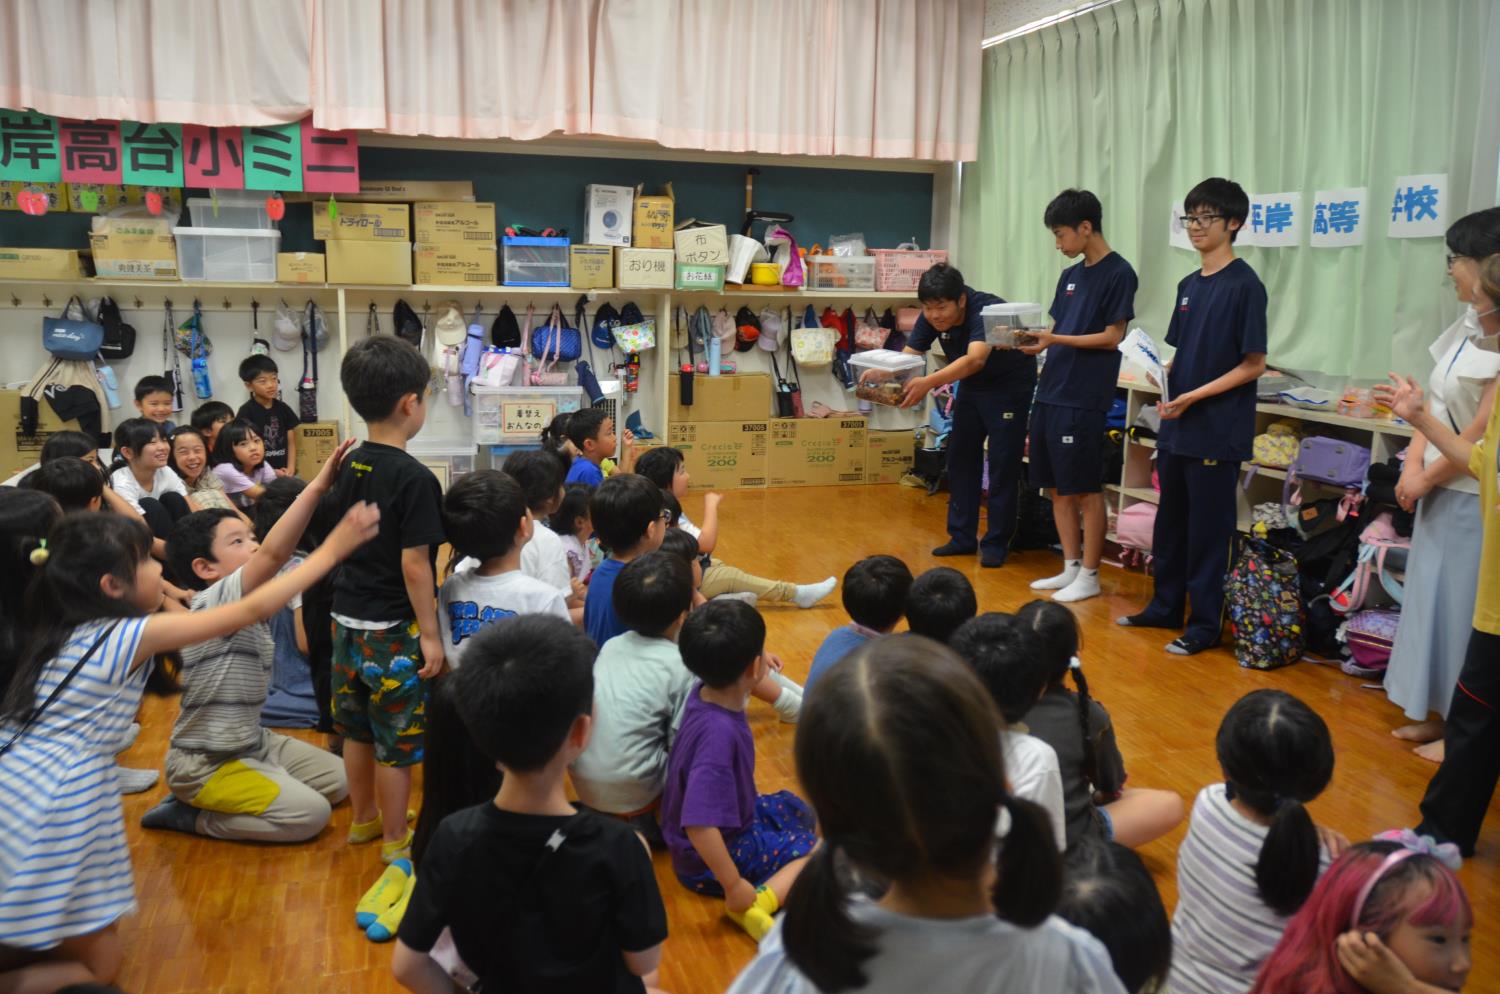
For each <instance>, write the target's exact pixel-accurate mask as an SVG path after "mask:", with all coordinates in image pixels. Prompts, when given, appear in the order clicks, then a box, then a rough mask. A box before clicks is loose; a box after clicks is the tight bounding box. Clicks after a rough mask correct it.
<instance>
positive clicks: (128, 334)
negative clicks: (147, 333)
mask: <svg viewBox="0 0 1500 994" xmlns="http://www.w3.org/2000/svg"><path fill="white" fill-rule="evenodd" d="M99 326H100V327H101V328H103V329H104V340H103V341H102V342H101V343H100V344H99V358H101V359H103V360H104V361H105V362H113V361H115V360H116V359H129V358H130V357H131V355H133V354H134V353H135V329H134V328H132V327H131V326H130V325H128V324H126V323H125V322H124V320H122V319H121V317H120V305H119V304H116V303H115V299H114V298H113V297H104V298H101V299H100V301H99Z"/></svg>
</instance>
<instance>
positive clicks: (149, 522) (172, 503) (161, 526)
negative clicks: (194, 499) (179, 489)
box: [141, 494, 193, 540]
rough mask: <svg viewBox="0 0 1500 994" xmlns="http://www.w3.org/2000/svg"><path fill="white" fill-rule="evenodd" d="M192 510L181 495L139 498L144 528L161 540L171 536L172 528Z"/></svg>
mask: <svg viewBox="0 0 1500 994" xmlns="http://www.w3.org/2000/svg"><path fill="white" fill-rule="evenodd" d="M192 510H193V509H192V508H190V507H188V502H187V499H186V498H184V497H183V496H182V494H162V495H161V496H160V497H142V498H141V517H143V518H145V519H146V527H147V528H150V529H151V534H152V535H155V536H156V537H157V538H159V539H163V540H165V539H167V538H168V537H170V536H171V534H172V526H173V525H175V524H176V523H177V522H178V521H179V520H180V519H182V518H184V517H186V516H187V515H189V514H191V513H192Z"/></svg>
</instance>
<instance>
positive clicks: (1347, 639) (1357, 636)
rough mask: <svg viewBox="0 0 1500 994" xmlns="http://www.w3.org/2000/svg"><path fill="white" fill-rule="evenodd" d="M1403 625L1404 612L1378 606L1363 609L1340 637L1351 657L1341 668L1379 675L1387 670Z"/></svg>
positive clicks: (1364, 675)
mask: <svg viewBox="0 0 1500 994" xmlns="http://www.w3.org/2000/svg"><path fill="white" fill-rule="evenodd" d="M1400 626H1401V612H1400V611H1388V610H1381V609H1375V610H1372V611H1360V612H1359V613H1357V614H1355V615H1354V616H1353V617H1352V618H1350V619H1349V620H1348V621H1347V622H1346V623H1345V624H1344V627H1343V628H1342V629H1341V630H1340V633H1339V635H1340V638H1341V639H1342V640H1343V642H1344V644H1345V645H1346V646H1348V647H1349V658H1348V659H1346V660H1345V661H1344V662H1343V664H1342V665H1340V667H1339V669H1341V670H1343V671H1344V672H1345V673H1347V674H1349V675H1350V676H1357V677H1365V678H1368V677H1375V676H1381V675H1383V674H1384V673H1385V670H1386V667H1387V666H1389V665H1390V662H1391V649H1392V648H1394V646H1395V644H1396V632H1397V630H1398V629H1399V628H1400Z"/></svg>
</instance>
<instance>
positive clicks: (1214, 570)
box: [1119, 178, 1266, 656]
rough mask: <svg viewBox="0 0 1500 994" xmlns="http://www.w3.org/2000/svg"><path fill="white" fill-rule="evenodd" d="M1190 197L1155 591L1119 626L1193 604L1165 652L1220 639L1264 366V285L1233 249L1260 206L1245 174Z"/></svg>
mask: <svg viewBox="0 0 1500 994" xmlns="http://www.w3.org/2000/svg"><path fill="white" fill-rule="evenodd" d="M1183 206H1184V207H1185V208H1186V210H1187V215H1186V216H1185V217H1184V218H1183V219H1182V222H1183V224H1184V225H1185V226H1186V227H1187V232H1188V237H1189V238H1190V239H1191V240H1192V242H1193V248H1195V249H1197V250H1198V254H1199V255H1200V256H1201V257H1202V266H1201V268H1200V269H1199V270H1198V271H1197V272H1195V273H1192V274H1190V275H1189V276H1187V277H1186V278H1185V279H1183V281H1182V282H1181V283H1179V284H1177V296H1176V298H1175V299H1176V306H1175V307H1174V309H1173V311H1172V323H1171V324H1170V325H1169V326H1168V327H1167V344H1168V345H1171V346H1173V347H1174V348H1176V350H1177V354H1176V356H1175V357H1174V358H1173V360H1172V365H1171V368H1170V369H1169V370H1168V372H1167V386H1168V393H1169V397H1168V399H1167V400H1165V401H1162V402H1160V403H1158V404H1157V410H1158V411H1160V412H1161V433H1160V434H1159V435H1158V436H1157V440H1156V468H1157V470H1158V472H1159V474H1160V477H1161V500H1160V505H1159V506H1158V508H1157V512H1156V531H1155V534H1154V538H1153V540H1152V550H1151V551H1152V555H1153V556H1154V557H1155V558H1154V573H1155V581H1156V596H1155V597H1153V598H1152V599H1151V603H1150V604H1148V605H1146V609H1145V610H1144V611H1142V612H1141V613H1139V614H1134V615H1130V616H1129V617H1125V618H1120V619H1119V624H1122V625H1130V626H1132V627H1138V628H1179V627H1181V626H1182V614H1183V609H1184V606H1185V605H1184V602H1187V603H1188V604H1189V605H1190V607H1189V614H1188V621H1187V629H1186V630H1185V631H1184V632H1183V633H1182V634H1181V635H1180V636H1178V637H1177V638H1176V639H1174V640H1173V641H1172V642H1170V643H1168V645H1167V651H1168V652H1170V653H1174V654H1176V655H1179V656H1191V655H1193V654H1194V653H1198V652H1202V651H1203V650H1204V649H1207V648H1209V647H1211V646H1213V645H1216V644H1217V643H1218V641H1219V630H1220V626H1221V624H1222V618H1221V615H1222V612H1223V608H1224V574H1225V572H1226V571H1227V569H1228V568H1229V547H1230V543H1231V542H1232V541H1233V539H1234V531H1235V519H1236V516H1237V512H1236V504H1237V501H1236V499H1235V484H1236V478H1237V477H1238V475H1239V469H1240V461H1241V460H1244V459H1249V458H1250V444H1251V440H1252V439H1253V438H1254V437H1255V380H1256V378H1257V377H1259V376H1260V374H1261V373H1264V372H1265V371H1266V288H1265V286H1264V285H1263V284H1262V283H1261V281H1260V277H1258V276H1256V275H1255V270H1253V269H1251V268H1250V266H1249V264H1248V263H1246V262H1245V261H1244V260H1243V259H1236V258H1235V257H1234V239H1235V237H1236V234H1237V233H1238V232H1239V230H1240V227H1241V226H1242V225H1243V224H1244V223H1245V217H1246V215H1248V214H1249V213H1250V199H1249V198H1248V197H1247V196H1245V191H1244V190H1243V189H1241V188H1240V185H1239V184H1238V183H1235V182H1233V181H1232V180H1227V179H1217V178H1215V179H1206V180H1204V181H1203V182H1202V183H1199V184H1198V185H1197V186H1195V187H1193V189H1192V190H1191V191H1190V192H1189V193H1188V195H1187V199H1186V200H1185V201H1184V202H1183Z"/></svg>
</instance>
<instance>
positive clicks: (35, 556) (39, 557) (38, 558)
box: [26, 538, 52, 566]
mask: <svg viewBox="0 0 1500 994" xmlns="http://www.w3.org/2000/svg"><path fill="white" fill-rule="evenodd" d="M51 555H52V553H50V552H48V551H47V540H46V539H45V538H43V539H38V540H37V543H36V548H35V549H32V550H31V554H30V555H28V556H27V557H26V560H27V561H28V562H29V563H31V565H33V566H41V565H42V564H44V563H45V562H46V561H47V558H48V557H49V556H51Z"/></svg>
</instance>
